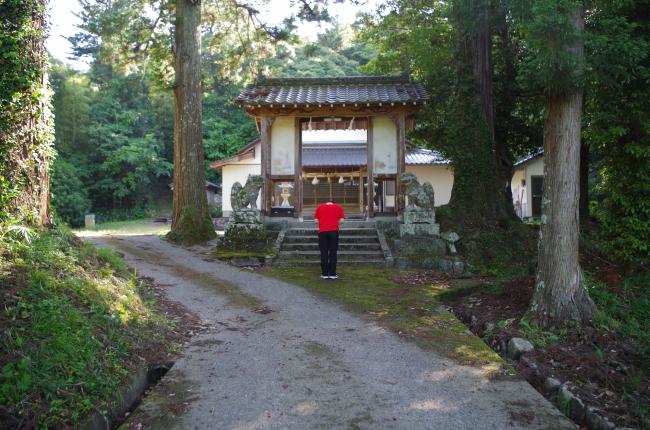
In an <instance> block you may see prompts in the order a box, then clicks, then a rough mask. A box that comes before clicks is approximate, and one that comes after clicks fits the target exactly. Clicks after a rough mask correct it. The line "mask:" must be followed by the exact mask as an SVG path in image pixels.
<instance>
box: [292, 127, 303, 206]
mask: <svg viewBox="0 0 650 430" xmlns="http://www.w3.org/2000/svg"><path fill="white" fill-rule="evenodd" d="M294 128H295V130H294V139H293V140H294V142H293V146H294V151H295V152H294V157H293V162H294V164H293V178H294V179H293V199H294V202H295V203H294V209H293V216H294V218H299V217H301V216H302V128H300V118H298V117H296V119H295V121H294Z"/></svg>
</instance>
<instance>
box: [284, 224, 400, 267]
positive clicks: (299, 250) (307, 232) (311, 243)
mask: <svg viewBox="0 0 650 430" xmlns="http://www.w3.org/2000/svg"><path fill="white" fill-rule="evenodd" d="M355 224H356V225H355ZM276 246H277V247H278V248H279V252H278V254H277V256H276V258H275V260H274V262H273V264H275V265H279V266H290V265H301V266H302V265H319V264H320V250H319V248H318V229H317V227H316V225H315V224H314V223H308V222H307V223H303V224H301V225H292V226H289V227H288V228H286V229H284V230H282V231H281V232H280V235H279V236H278V241H277V242H276ZM389 263H392V254H391V252H390V249H389V248H388V245H387V244H386V239H385V238H384V235H383V233H382V232H381V231H380V230H377V228H375V227H374V226H372V225H371V224H368V223H361V222H360V223H353V222H346V223H345V225H344V226H343V228H342V229H341V231H340V232H339V252H338V264H339V266H346V265H352V264H354V265H358V264H363V265H377V266H384V265H387V264H389Z"/></svg>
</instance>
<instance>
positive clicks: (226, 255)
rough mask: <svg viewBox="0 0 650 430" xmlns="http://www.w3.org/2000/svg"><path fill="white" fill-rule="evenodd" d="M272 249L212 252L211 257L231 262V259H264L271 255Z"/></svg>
mask: <svg viewBox="0 0 650 430" xmlns="http://www.w3.org/2000/svg"><path fill="white" fill-rule="evenodd" d="M273 251H274V248H272V247H271V248H268V249H265V250H249V249H220V248H217V249H216V250H214V251H213V252H212V253H211V255H212V256H214V257H215V258H219V259H222V260H232V259H233V258H260V259H264V258H265V257H266V256H267V255H269V254H270V253H272V252H273Z"/></svg>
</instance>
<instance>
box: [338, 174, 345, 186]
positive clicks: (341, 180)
mask: <svg viewBox="0 0 650 430" xmlns="http://www.w3.org/2000/svg"><path fill="white" fill-rule="evenodd" d="M343 182H345V179H343V176H339V184H342V183H343Z"/></svg>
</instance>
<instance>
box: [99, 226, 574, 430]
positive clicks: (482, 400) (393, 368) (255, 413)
mask: <svg viewBox="0 0 650 430" xmlns="http://www.w3.org/2000/svg"><path fill="white" fill-rule="evenodd" d="M93 240H94V241H95V242H97V243H99V244H100V245H104V246H106V245H108V246H112V247H114V248H116V249H117V250H119V251H120V252H122V253H124V254H125V256H126V261H127V263H128V264H129V265H130V266H132V267H134V268H135V269H136V270H137V272H138V275H140V276H148V277H151V278H153V279H154V280H155V282H156V283H158V284H159V285H161V286H163V287H164V288H165V291H166V293H167V295H168V297H169V298H170V299H171V300H175V301H178V302H180V303H182V304H183V305H184V306H186V307H187V308H188V309H190V310H192V311H193V312H195V313H196V314H197V315H199V316H200V317H201V318H202V319H203V320H204V322H205V323H206V324H207V325H208V326H209V329H208V330H207V331H206V332H205V333H202V334H200V335H197V336H195V337H193V338H192V340H191V342H190V343H189V344H188V345H186V346H185V347H184V349H183V351H182V354H181V357H180V359H178V360H177V361H176V364H175V365H174V367H173V368H172V369H171V370H170V371H169V373H167V375H166V376H165V377H164V378H163V379H162V380H161V382H160V383H159V384H158V385H157V386H156V388H155V389H154V390H153V392H152V393H151V394H150V395H149V396H147V397H146V398H145V399H144V400H143V403H142V404H141V405H140V407H139V408H138V409H137V410H136V411H135V412H134V413H133V414H132V416H131V417H130V418H129V420H128V421H127V423H126V424H125V425H124V426H123V427H128V428H165V429H445V430H451V429H519V428H521V429H554V430H561V429H570V428H571V429H574V428H576V426H575V425H573V424H572V423H570V422H569V421H568V420H566V419H565V418H564V417H563V416H562V415H561V414H560V413H559V411H558V410H557V409H555V408H554V407H553V406H552V405H551V404H550V403H548V402H547V401H546V400H545V399H544V398H543V397H542V396H541V395H540V394H538V393H537V392H536V391H535V390H534V389H533V388H532V387H531V386H530V385H529V384H528V383H527V382H525V381H522V380H512V379H507V380H499V379H496V380H490V379H488V378H487V377H486V376H485V375H483V374H482V373H481V371H480V370H479V369H475V368H472V367H467V366H460V365H458V364H456V363H454V362H453V361H451V360H449V359H447V358H446V357H441V356H438V355H437V354H435V353H434V352H431V351H424V350H421V349H420V348H418V347H417V346H416V345H415V344H413V343H410V342H408V341H405V340H402V339H400V338H399V337H398V336H396V335H394V334H392V333H390V332H388V331H386V330H385V329H383V328H381V327H379V326H378V325H376V324H374V323H372V322H368V321H364V320H363V319H361V318H359V317H358V316H355V315H352V314H350V313H349V312H347V311H344V310H342V309H341V308H340V307H338V306H336V305H335V304H332V303H329V302H327V301H325V300H323V299H322V298H318V297H315V296H313V295H311V294H310V293H308V292H307V291H305V290H304V289H302V288H300V287H297V286H294V285H290V284H287V283H284V282H281V281H278V280H273V279H269V278H266V277H263V276H261V275H258V274H256V273H252V272H250V271H246V270H239V269H236V268H234V267H231V266H228V265H226V264H222V263H218V262H212V261H205V260H204V259H203V258H202V256H201V255H200V254H199V253H197V252H196V251H197V250H196V249H195V250H194V251H189V250H186V249H183V248H180V247H176V246H173V245H170V244H168V243H166V242H164V241H162V240H160V239H159V238H158V237H155V236H129V237H126V236H125V237H117V236H112V237H109V236H105V237H99V238H95V239H93ZM332 288H336V284H335V283H332ZM269 310H270V312H269Z"/></svg>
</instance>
